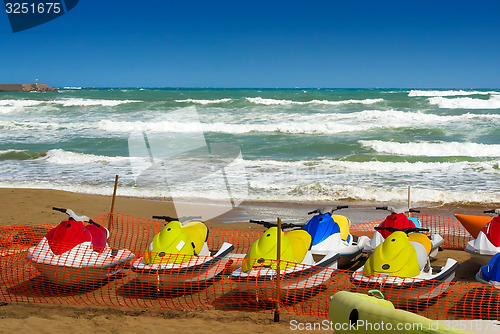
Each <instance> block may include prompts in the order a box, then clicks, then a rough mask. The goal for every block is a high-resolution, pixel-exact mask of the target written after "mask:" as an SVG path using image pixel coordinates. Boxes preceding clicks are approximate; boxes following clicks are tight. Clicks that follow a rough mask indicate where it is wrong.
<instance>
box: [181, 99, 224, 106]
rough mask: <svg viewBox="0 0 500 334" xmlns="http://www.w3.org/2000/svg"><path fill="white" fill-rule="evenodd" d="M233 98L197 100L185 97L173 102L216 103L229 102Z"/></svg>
mask: <svg viewBox="0 0 500 334" xmlns="http://www.w3.org/2000/svg"><path fill="white" fill-rule="evenodd" d="M232 100H233V99H216V100H197V99H185V100H175V102H179V103H196V104H203V105H205V104H216V103H226V102H230V101H232Z"/></svg>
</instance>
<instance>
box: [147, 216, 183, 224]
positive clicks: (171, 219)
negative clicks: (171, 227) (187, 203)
mask: <svg viewBox="0 0 500 334" xmlns="http://www.w3.org/2000/svg"><path fill="white" fill-rule="evenodd" d="M153 219H163V220H164V221H166V222H169V223H170V222H171V221H174V220H177V221H178V220H179V218H173V217H170V216H153Z"/></svg>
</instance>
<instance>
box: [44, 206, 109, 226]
mask: <svg viewBox="0 0 500 334" xmlns="http://www.w3.org/2000/svg"><path fill="white" fill-rule="evenodd" d="M52 210H54V211H59V212H62V213H65V214H67V215H69V219H70V220H75V219H74V217H72V214H70V213H69V212H68V210H67V209H63V208H56V207H54V206H53V207H52ZM73 213H75V212H73ZM75 214H76V215H79V214H77V213H75ZM86 218H88V217H86ZM88 223H89V224H92V225H95V226H97V227H101V225H100V224H97V223H96V222H95V221H93V220H92V219H89V221H88Z"/></svg>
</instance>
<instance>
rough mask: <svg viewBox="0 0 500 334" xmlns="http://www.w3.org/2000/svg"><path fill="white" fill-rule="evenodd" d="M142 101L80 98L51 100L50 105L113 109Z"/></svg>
mask: <svg viewBox="0 0 500 334" xmlns="http://www.w3.org/2000/svg"><path fill="white" fill-rule="evenodd" d="M138 102H142V101H137V100H98V99H80V98H66V99H58V100H53V101H51V103H55V104H62V105H63V106H64V107H73V106H98V105H100V106H106V107H115V106H118V105H120V104H125V103H138Z"/></svg>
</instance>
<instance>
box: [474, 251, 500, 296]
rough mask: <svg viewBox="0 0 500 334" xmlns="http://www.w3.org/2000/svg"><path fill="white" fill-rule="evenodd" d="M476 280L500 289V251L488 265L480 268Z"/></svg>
mask: <svg viewBox="0 0 500 334" xmlns="http://www.w3.org/2000/svg"><path fill="white" fill-rule="evenodd" d="M476 280H478V281H479V282H481V283H484V284H490V285H493V287H495V288H497V289H500V253H496V254H495V255H494V256H493V257H492V258H491V260H490V262H488V264H487V265H485V266H482V267H481V269H479V272H478V273H477V274H476Z"/></svg>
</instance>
